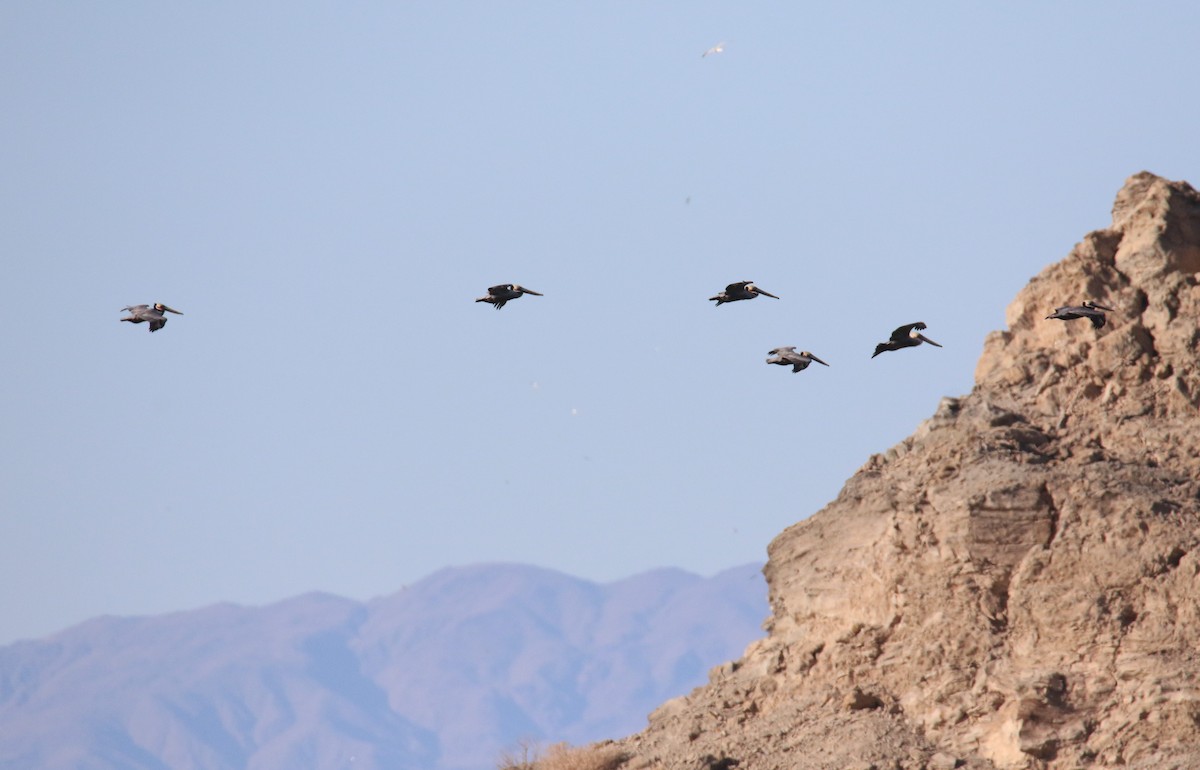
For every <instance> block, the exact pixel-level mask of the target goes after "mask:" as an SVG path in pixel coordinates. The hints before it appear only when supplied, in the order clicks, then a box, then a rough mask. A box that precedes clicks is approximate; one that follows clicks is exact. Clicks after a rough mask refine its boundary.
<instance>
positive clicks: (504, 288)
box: [475, 283, 542, 310]
mask: <svg viewBox="0 0 1200 770" xmlns="http://www.w3.org/2000/svg"><path fill="white" fill-rule="evenodd" d="M522 294H532V295H533V296H535V297H540V296H542V294H541V292H537V291H534V290H533V289H526V288H525V287H524V286H521V285H519V284H515V283H502V284H500V285H499V286H489V287H488V293H487V296H486V297H480V298H479V299H477V300H475V301H476V302H490V303H492V304H493V305H495V306H496V309H497V310H499V309H500V308H502V307H504V303H505V302H508V301H509V300H510V299H516V298H517V297H520V296H521V295H522Z"/></svg>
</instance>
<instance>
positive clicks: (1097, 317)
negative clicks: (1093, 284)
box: [1046, 300, 1114, 329]
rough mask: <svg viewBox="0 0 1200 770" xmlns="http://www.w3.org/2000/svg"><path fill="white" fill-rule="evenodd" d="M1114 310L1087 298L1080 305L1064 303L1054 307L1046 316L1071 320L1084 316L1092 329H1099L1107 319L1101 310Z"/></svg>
mask: <svg viewBox="0 0 1200 770" xmlns="http://www.w3.org/2000/svg"><path fill="white" fill-rule="evenodd" d="M1104 310H1107V311H1108V312H1110V313H1112V312H1114V311H1113V309H1112V308H1111V307H1105V306H1104V305H1097V304H1096V303H1095V302H1092V301H1091V300H1088V301H1087V302H1084V303H1083V304H1082V305H1066V306H1065V307H1056V308H1054V312H1053V313H1052V314H1050V315H1048V316H1046V318H1058V319H1061V320H1063V321H1073V320H1075V319H1076V318H1086V319H1088V320H1089V321H1091V322H1092V328H1093V329H1099V328H1100V327H1101V326H1103V325H1104V322H1105V321H1107V320H1108V319H1107V318H1106V317H1105V315H1104V313H1103V312H1102V311H1104Z"/></svg>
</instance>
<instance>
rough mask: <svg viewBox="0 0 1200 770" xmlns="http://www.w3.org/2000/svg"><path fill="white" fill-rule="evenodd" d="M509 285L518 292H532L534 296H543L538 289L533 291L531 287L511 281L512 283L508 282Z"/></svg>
mask: <svg viewBox="0 0 1200 770" xmlns="http://www.w3.org/2000/svg"><path fill="white" fill-rule="evenodd" d="M509 286H510V287H511V288H512V290H513V291H515V292H517V293H519V294H532V295H533V296H535V297H541V296H544V295H543V294H542V293H541V292H540V291H534V290H533V289H526V288H525V287H524V286H521V285H520V284H516V283H513V284H509Z"/></svg>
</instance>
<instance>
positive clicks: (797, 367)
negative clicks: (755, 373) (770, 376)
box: [767, 345, 829, 374]
mask: <svg viewBox="0 0 1200 770" xmlns="http://www.w3.org/2000/svg"><path fill="white" fill-rule="evenodd" d="M770 353H771V355H772V356H774V358H768V359H767V363H768V364H779V365H780V366H790V367H792V374H795V373H796V372H802V371H804V370H805V369H807V368H808V365H809V364H811V363H812V362H813V361H816V362H817V363H818V364H822V365H824V366H829V364H827V363H825V362H824V361H822V360H821V359H819V358H817V357H816V356H814V355H813V354H812V353H809V352H808V351H807V350H802V351H800V352H799V353H797V352H796V346H795V345H788V346H787V347H782V348H775V349H774V350H772V351H770Z"/></svg>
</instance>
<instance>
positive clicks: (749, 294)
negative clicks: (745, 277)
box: [708, 281, 779, 307]
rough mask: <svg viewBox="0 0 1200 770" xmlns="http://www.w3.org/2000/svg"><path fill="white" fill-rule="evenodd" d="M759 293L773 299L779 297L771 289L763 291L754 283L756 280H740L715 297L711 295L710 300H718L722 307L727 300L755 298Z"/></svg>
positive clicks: (735, 300) (718, 304)
mask: <svg viewBox="0 0 1200 770" xmlns="http://www.w3.org/2000/svg"><path fill="white" fill-rule="evenodd" d="M759 294H765V295H767V296H768V297H771V298H773V299H779V297H776V296H775V295H774V294H772V293H771V292H769V291H763V290H762V289H760V288H758V287H757V286H755V285H754V281H738V282H737V283H731V284H729V285H728V286H726V287H725V291H723V292H721V293H720V294H718V295H717V296H715V297H709V298H708V299H709V301H710V302H714V301H715V302H716V303H717V307H720V306H721V305H723V304H724V303H726V302H737V301H738V300H739V299H754V298H755V297H757V296H758V295H759Z"/></svg>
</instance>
